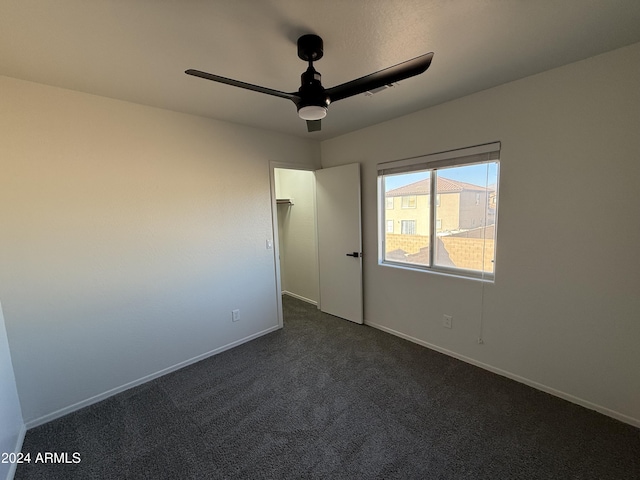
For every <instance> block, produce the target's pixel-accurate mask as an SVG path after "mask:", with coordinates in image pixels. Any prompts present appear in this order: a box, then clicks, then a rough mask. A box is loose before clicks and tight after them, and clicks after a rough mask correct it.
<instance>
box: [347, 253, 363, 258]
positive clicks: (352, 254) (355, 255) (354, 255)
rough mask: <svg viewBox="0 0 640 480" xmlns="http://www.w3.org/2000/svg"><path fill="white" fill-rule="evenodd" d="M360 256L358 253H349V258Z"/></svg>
mask: <svg viewBox="0 0 640 480" xmlns="http://www.w3.org/2000/svg"><path fill="white" fill-rule="evenodd" d="M359 256H360V253H358V252H353V253H347V257H353V258H358V257H359Z"/></svg>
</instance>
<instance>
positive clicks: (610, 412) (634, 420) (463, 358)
mask: <svg viewBox="0 0 640 480" xmlns="http://www.w3.org/2000/svg"><path fill="white" fill-rule="evenodd" d="M364 323H365V325H368V326H370V327H373V328H377V329H378V330H382V331H383V332H387V333H390V334H392V335H395V336H396V337H400V338H404V339H405V340H409V341H410V342H413V343H417V344H418V345H422V346H423V347H427V348H429V349H431V350H435V351H436V352H439V353H444V354H445V355H449V356H450V357H454V358H457V359H458V360H461V361H463V362H465V363H469V364H471V365H475V366H476V367H480V368H482V369H484V370H488V371H490V372H492V373H496V374H498V375H502V376H503V377H507V378H510V379H511V380H515V381H516V382H519V383H524V384H525V385H528V386H530V387H533V388H535V389H536V390H541V391H543V392H546V393H549V394H551V395H553V396H556V397H559V398H562V399H563V400H567V401H569V402H571V403H575V404H577V405H580V406H582V407H585V408H588V409H590V410H595V411H596V412H598V413H602V414H603V415H607V416H608V417H612V418H615V419H616V420H620V421H621V422H624V423H628V424H629V425H633V426H634V427H638V428H640V419H637V418H633V417H630V416H628V415H625V414H623V413H620V412H616V411H615V410H611V409H609V408H606V407H603V406H601V405H597V404H595V403H592V402H589V401H588V400H584V399H582V398H579V397H576V396H574V395H571V394H569V393H566V392H563V391H561V390H557V389H555V388H552V387H549V386H547V385H544V384H542V383H538V382H536V381H533V380H529V379H528V378H525V377H521V376H520V375H516V374H515V373H511V372H508V371H506V370H502V369H501V368H497V367H494V366H492V365H489V364H487V363H483V362H479V361H478V360H474V359H473V358H470V357H466V356H464V355H460V354H459V353H456V352H453V351H451V350H447V349H446V348H442V347H439V346H437V345H434V344H432V343H429V342H425V341H424V340H420V339H419V338H415V337H412V336H411V335H406V334H404V333H402V332H399V331H397V330H393V329H392V328H389V327H385V326H384V325H379V324H377V323H374V322H368V321H366V320H365V322H364Z"/></svg>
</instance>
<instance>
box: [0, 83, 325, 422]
mask: <svg viewBox="0 0 640 480" xmlns="http://www.w3.org/2000/svg"><path fill="white" fill-rule="evenodd" d="M0 91H1V92H2V95H1V96H0V131H1V132H2V156H1V157H0V165H1V169H2V172H3V174H2V176H1V177H0V204H1V205H3V208H2V209H1V210H0V224H1V225H2V226H3V235H2V236H0V252H2V253H1V254H0V255H1V257H0V300H1V301H2V305H3V307H4V314H5V320H6V327H7V334H8V338H9V343H10V346H11V354H12V358H13V365H14V369H15V377H16V382H17V386H18V392H19V395H20V401H21V405H22V412H23V414H24V419H25V421H26V422H27V424H28V425H33V424H37V423H39V422H42V421H46V420H49V419H51V418H54V417H56V416H58V415H61V414H64V413H66V412H68V411H70V410H73V409H75V408H78V407H79V406H82V405H84V404H86V403H90V402H92V401H95V400H97V399H100V398H102V397H103V396H105V395H108V394H111V393H114V392H116V391H118V390H120V389H122V388H124V387H126V386H130V385H133V384H135V383H137V382H140V381H143V380H146V379H149V378H151V377H153V376H154V375H156V374H158V373H161V372H166V371H168V370H170V369H172V368H175V367H177V366H180V365H183V364H185V362H189V361H192V360H194V359H197V358H200V357H202V356H206V355H208V354H210V353H212V352H215V351H220V350H221V349H224V348H227V347H229V346H232V345H235V344H237V343H239V342H242V341H245V340H246V339H249V338H252V337H253V336H255V335H260V334H262V333H265V332H268V331H270V330H272V329H274V328H277V327H278V318H277V304H276V286H275V275H274V271H275V265H274V263H275V259H274V250H273V249H271V250H269V249H267V248H266V240H267V239H269V240H272V241H273V239H274V234H273V229H272V223H271V202H270V180H269V177H270V167H269V162H271V161H282V162H287V163H294V164H296V163H297V164H301V165H305V166H310V167H313V166H317V165H318V163H319V145H318V144H317V142H313V141H308V140H303V139H299V138H293V137H289V136H285V135H279V134H270V133H267V132H264V131H260V130H256V129H252V128H248V127H240V126H235V125H231V124H226V123H222V122H216V121H213V120H208V119H204V118H200V117H195V116H189V115H184V114H179V113H175V112H170V111H165V110H159V109H154V108H150V107H145V106H141V105H135V104H131V103H127V102H121V101H116V100H111V99H107V98H103V97H97V96H92V95H87V94H83V93H78V92H73V91H68V90H63V89H58V88H54V87H48V86H44V85H39V84H34V83H29V82H24V81H19V80H14V79H10V78H6V77H0ZM236 308H237V309H240V315H241V319H240V321H239V322H233V323H232V322H231V310H232V309H236Z"/></svg>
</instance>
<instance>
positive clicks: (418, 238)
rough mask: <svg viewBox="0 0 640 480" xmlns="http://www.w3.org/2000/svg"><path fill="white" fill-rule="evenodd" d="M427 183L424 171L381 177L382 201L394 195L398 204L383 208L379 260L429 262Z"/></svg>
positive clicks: (386, 201)
mask: <svg viewBox="0 0 640 480" xmlns="http://www.w3.org/2000/svg"><path fill="white" fill-rule="evenodd" d="M430 186H431V176H430V173H429V172H428V171H421V172H411V173H403V174H397V175H385V176H384V177H383V189H384V192H385V205H387V204H388V203H389V199H390V198H391V199H397V200H396V201H397V202H398V203H400V205H401V206H402V208H396V209H393V210H387V209H385V211H384V216H385V219H384V220H385V223H384V225H386V229H385V230H386V232H385V241H384V259H383V260H386V261H391V262H403V263H412V264H415V265H422V266H428V265H429V208H430V207H429V203H430ZM391 225H392V226H391ZM394 232H395V233H394Z"/></svg>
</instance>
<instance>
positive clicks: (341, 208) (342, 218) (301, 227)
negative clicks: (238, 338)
mask: <svg viewBox="0 0 640 480" xmlns="http://www.w3.org/2000/svg"><path fill="white" fill-rule="evenodd" d="M271 167H272V168H271V173H272V175H271V188H272V190H271V193H272V212H273V229H274V237H275V238H274V240H275V241H276V245H275V252H274V253H275V254H276V256H275V258H274V260H275V267H276V268H275V270H276V291H277V292H278V295H277V297H278V298H277V303H278V321H279V325H280V326H283V318H282V296H281V295H279V293H280V292H282V293H283V294H288V295H291V296H293V297H297V298H299V299H301V300H304V301H306V302H309V303H312V304H315V305H316V306H317V307H318V308H319V309H320V310H322V311H323V312H325V313H330V314H331V315H335V316H337V317H341V318H344V319H346V320H349V321H352V322H355V323H363V321H364V319H363V309H362V232H361V214H360V203H361V198H360V165H359V164H358V163H352V164H347V165H342V166H336V167H330V168H323V169H320V170H317V171H309V170H300V169H295V167H293V168H291V167H288V166H283V165H276V164H272V165H271Z"/></svg>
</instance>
